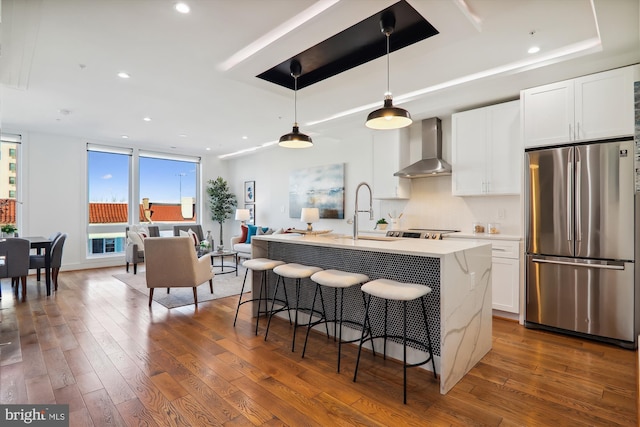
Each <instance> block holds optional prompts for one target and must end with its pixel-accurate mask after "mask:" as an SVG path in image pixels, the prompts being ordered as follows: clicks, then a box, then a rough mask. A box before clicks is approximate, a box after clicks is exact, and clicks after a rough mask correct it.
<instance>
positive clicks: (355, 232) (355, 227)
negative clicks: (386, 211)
mask: <svg viewBox="0 0 640 427" xmlns="http://www.w3.org/2000/svg"><path fill="white" fill-rule="evenodd" d="M363 185H364V186H365V187H367V189H368V190H369V210H368V211H365V210H359V209H358V191H360V187H362V186H363ZM358 212H369V219H371V220H373V193H372V191H371V187H370V186H369V184H367V183H366V182H361V183H360V184H358V187H357V188H356V211H355V213H354V214H353V240H358Z"/></svg>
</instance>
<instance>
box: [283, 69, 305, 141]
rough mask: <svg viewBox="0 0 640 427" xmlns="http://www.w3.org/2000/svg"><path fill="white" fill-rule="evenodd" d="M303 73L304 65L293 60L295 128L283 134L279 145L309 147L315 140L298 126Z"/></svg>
mask: <svg viewBox="0 0 640 427" xmlns="http://www.w3.org/2000/svg"><path fill="white" fill-rule="evenodd" d="M301 73H302V65H300V62H298V61H297V60H295V59H294V60H292V61H291V76H292V77H293V82H294V83H293V84H294V89H293V100H294V101H293V116H294V119H293V130H292V131H291V133H288V134H286V135H282V136H281V137H280V142H278V145H279V146H280V147H285V148H309V147H312V146H313V141H312V140H311V137H310V136H309V135H305V134H304V133H300V129H299V128H298V96H297V94H298V77H300V74H301Z"/></svg>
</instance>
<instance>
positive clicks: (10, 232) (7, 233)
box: [0, 224, 18, 237]
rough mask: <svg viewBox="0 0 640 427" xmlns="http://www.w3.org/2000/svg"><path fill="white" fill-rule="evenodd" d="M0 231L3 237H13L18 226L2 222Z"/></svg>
mask: <svg viewBox="0 0 640 427" xmlns="http://www.w3.org/2000/svg"><path fill="white" fill-rule="evenodd" d="M0 231H2V235H3V236H4V237H13V236H14V235H15V233H16V231H18V228H17V227H16V226H15V225H14V224H4V225H2V227H0Z"/></svg>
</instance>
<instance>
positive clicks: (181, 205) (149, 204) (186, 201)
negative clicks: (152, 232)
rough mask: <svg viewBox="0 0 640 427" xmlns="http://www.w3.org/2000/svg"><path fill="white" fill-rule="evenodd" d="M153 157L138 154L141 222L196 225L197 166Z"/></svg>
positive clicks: (184, 161)
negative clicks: (189, 223)
mask: <svg viewBox="0 0 640 427" xmlns="http://www.w3.org/2000/svg"><path fill="white" fill-rule="evenodd" d="M152 156H153V154H150V153H140V201H141V210H142V218H140V221H142V222H144V221H148V220H149V219H150V220H151V221H153V222H154V223H162V222H165V223H176V222H192V223H195V222H196V188H197V183H198V182H197V172H198V163H196V162H194V161H189V160H184V159H177V158H164V157H157V155H156V157H152ZM147 215H148V218H147Z"/></svg>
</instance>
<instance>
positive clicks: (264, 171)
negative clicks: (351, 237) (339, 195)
mask: <svg viewBox="0 0 640 427" xmlns="http://www.w3.org/2000/svg"><path fill="white" fill-rule="evenodd" d="M370 132H371V131H369V130H368V129H366V128H365V129H363V130H360V129H357V130H355V131H353V132H352V133H350V134H349V135H347V136H345V138H344V140H342V141H337V140H334V139H330V138H323V137H322V136H317V137H316V136H313V141H314V146H313V147H312V148H308V149H285V148H281V147H278V146H277V145H275V146H272V147H269V148H265V149H262V150H259V151H257V152H255V153H253V154H250V155H243V156H241V157H236V158H232V159H229V160H227V161H226V162H227V163H228V164H227V168H228V180H229V184H230V185H231V188H232V190H233V191H234V192H235V193H236V194H237V195H238V197H239V199H241V200H239V205H241V207H243V206H244V200H242V198H243V191H244V181H255V183H256V185H255V191H256V201H255V209H256V225H261V226H269V227H271V228H280V227H282V228H285V229H286V228H290V227H291V228H294V227H295V228H301V227H306V225H305V224H303V223H301V222H300V219H299V218H290V217H289V175H290V173H291V172H292V171H294V170H298V169H306V168H309V167H314V166H322V165H330V164H335V163H344V164H345V219H341V220H339V219H321V220H320V221H319V222H318V223H316V224H314V225H313V227H314V228H315V229H318V230H326V229H330V230H333V231H334V232H338V233H351V230H352V228H351V225H349V224H347V219H348V218H350V217H352V216H353V212H354V206H355V189H356V187H357V185H358V183H360V182H362V181H365V182H369V183H370V182H371V177H372V171H371V165H372V162H373V159H372V144H371V133H370ZM361 192H362V193H361V195H360V200H363V203H364V204H366V205H367V206H368V195H367V194H366V192H365V190H361ZM359 220H360V225H361V227H362V228H366V227H368V228H373V226H374V225H375V221H369V219H368V216H367V215H366V214H361V216H360V217H359ZM231 223H232V229H231V230H232V234H238V233H239V231H240V222H239V221H233V220H232V221H231ZM230 236H231V234H230ZM225 244H227V243H225Z"/></svg>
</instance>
